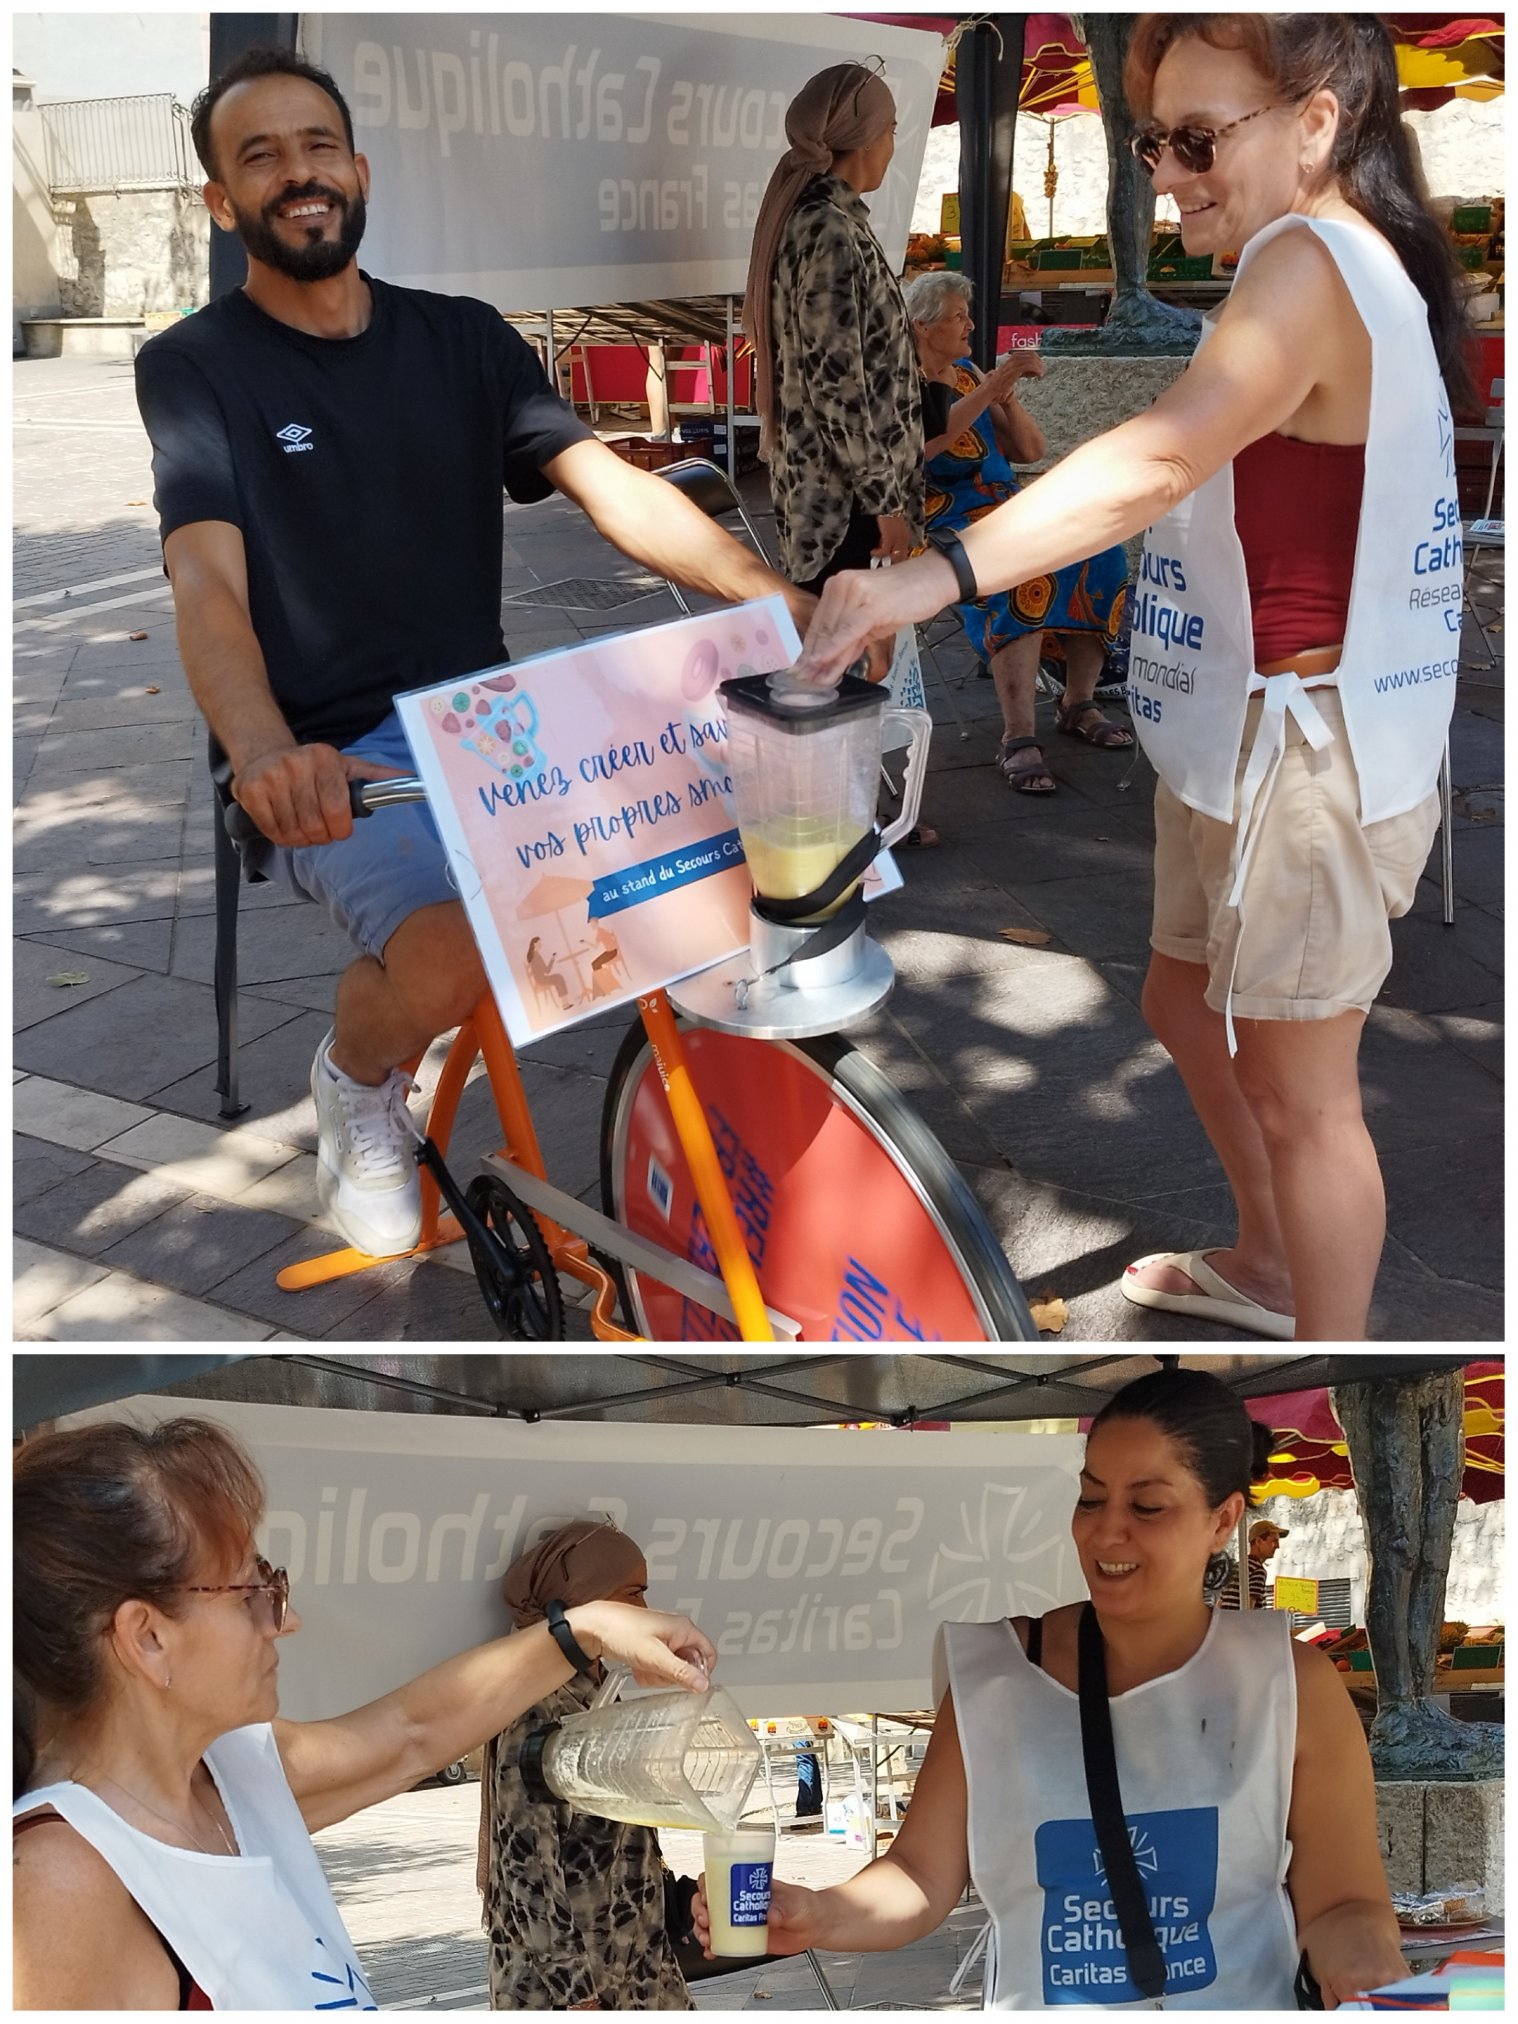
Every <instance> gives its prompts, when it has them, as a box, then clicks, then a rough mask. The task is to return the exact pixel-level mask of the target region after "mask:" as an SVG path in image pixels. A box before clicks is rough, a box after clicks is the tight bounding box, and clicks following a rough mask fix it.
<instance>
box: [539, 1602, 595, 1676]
mask: <svg viewBox="0 0 1518 2024" xmlns="http://www.w3.org/2000/svg"><path fill="white" fill-rule="evenodd" d="M544 1615H545V1616H546V1617H547V1619H548V1630H549V1635H550V1636H551V1637H552V1638H553V1641H554V1643H555V1644H556V1645H557V1646H558V1647H559V1650H560V1651H561V1652H562V1653H563V1654H564V1656H565V1658H567V1659H568V1661H569V1663H570V1664H571V1665H572V1666H573V1667H574V1669H575V1671H576V1672H577V1673H586V1674H589V1673H593V1672H594V1671H595V1669H596V1662H595V1660H594V1659H593V1658H589V1657H587V1655H586V1653H585V1651H584V1650H583V1649H582V1647H581V1646H580V1644H579V1643H578V1642H577V1640H576V1638H575V1634H574V1632H573V1631H572V1630H571V1629H570V1628H569V1619H568V1617H567V1616H565V1614H564V1605H563V1603H562V1602H551V1603H549V1605H548V1607H547V1609H546V1610H545V1611H544Z"/></svg>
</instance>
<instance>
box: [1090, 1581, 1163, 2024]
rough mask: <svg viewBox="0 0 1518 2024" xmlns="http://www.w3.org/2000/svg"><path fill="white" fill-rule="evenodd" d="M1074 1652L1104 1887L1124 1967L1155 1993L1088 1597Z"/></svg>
mask: <svg viewBox="0 0 1518 2024" xmlns="http://www.w3.org/2000/svg"><path fill="white" fill-rule="evenodd" d="M1076 1656H1077V1670H1076V1682H1077V1686H1078V1689H1079V1693H1080V1709H1081V1754H1082V1756H1083V1757H1084V1758H1085V1760H1086V1792H1087V1795H1088V1797H1089V1798H1090V1801H1091V1820H1092V1825H1093V1826H1094V1827H1095V1828H1096V1839H1097V1843H1098V1845H1099V1847H1100V1848H1101V1851H1102V1865H1103V1867H1104V1868H1105V1870H1106V1872H1107V1888H1108V1889H1109V1890H1110V1891H1111V1893H1112V1902H1113V1904H1114V1906H1115V1907H1116V1909H1117V1922H1118V1924H1119V1926H1121V1928H1122V1932H1123V1946H1124V1949H1125V1950H1126V1952H1127V1955H1128V1972H1129V1973H1130V1974H1131V1975H1132V1977H1133V1979H1134V1982H1135V1983H1136V1984H1137V1986H1138V1988H1139V1989H1140V1990H1141V1991H1142V1993H1143V1994H1144V1995H1146V1996H1151V1997H1152V1996H1159V1995H1162V1994H1163V1993H1164V1988H1165V1956H1164V1954H1163V1953H1162V1952H1161V1951H1160V1943H1159V1941H1158V1940H1157V1939H1156V1938H1155V1936H1154V1921H1153V1920H1152V1919H1151V1918H1150V1916H1149V1906H1148V1904H1147V1903H1146V1901H1145V1898H1144V1886H1143V1884H1142V1882H1141V1881H1140V1878H1139V1873H1138V1864H1137V1863H1136V1862H1135V1861H1134V1859H1133V1844H1132V1842H1131V1841H1130V1840H1129V1839H1128V1823H1127V1821H1126V1820H1125V1819H1124V1818H1123V1796H1122V1793H1121V1792H1120V1791H1119V1790H1118V1783H1117V1753H1116V1751H1115V1750H1114V1748H1113V1745H1112V1709H1111V1707H1110V1706H1109V1704H1108V1700H1107V1653H1106V1648H1105V1646H1104V1645H1103V1643H1102V1629H1101V1625H1100V1624H1099V1623H1098V1622H1097V1620H1096V1611H1095V1610H1094V1609H1093V1608H1092V1606H1091V1604H1090V1603H1089V1602H1088V1603H1087V1604H1086V1606H1085V1608H1084V1609H1083V1610H1082V1611H1081V1619H1080V1628H1079V1631H1078V1633H1077V1645H1076Z"/></svg>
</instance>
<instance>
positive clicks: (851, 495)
mask: <svg viewBox="0 0 1518 2024" xmlns="http://www.w3.org/2000/svg"><path fill="white" fill-rule="evenodd" d="M785 132H786V138H787V139H788V140H789V142H790V146H789V148H788V149H787V150H786V152H785V153H784V154H783V155H782V156H781V158H780V161H779V163H778V164H777V166H776V168H775V171H774V173H773V175H772V176H771V177H770V180H769V186H768V188H767V189H766V190H765V193H764V202H763V203H762V204H761V206H760V208H759V219H758V223H757V224H756V226H755V228H754V246H753V252H752V254H751V255H750V258H749V270H748V291H747V293H746V295H745V296H744V300H743V327H744V329H745V331H746V332H747V333H748V336H749V338H750V339H751V340H752V342H753V346H754V365H755V406H756V407H757V408H758V411H759V452H760V455H761V456H762V457H763V458H764V460H765V461H766V463H767V464H768V465H769V469H770V490H771V492H772V494H773V496H774V502H775V526H776V529H777V531H778V533H779V537H780V566H781V569H782V571H783V572H784V574H785V575H787V576H788V577H789V578H790V579H791V581H792V582H793V583H795V584H797V585H798V586H799V587H800V588H801V589H803V590H810V591H820V590H821V588H822V586H823V584H824V583H826V582H827V580H828V578H829V577H831V576H833V575H835V574H836V572H837V571H839V570H840V569H867V568H868V567H869V565H870V562H871V559H872V558H874V557H876V556H880V557H883V558H884V559H885V560H886V561H888V562H899V561H902V560H904V558H905V557H906V556H907V555H909V554H910V553H911V551H912V550H913V549H914V548H917V547H920V546H921V545H922V541H923V533H924V529H923V505H922V502H923V467H922V407H921V396H920V394H919V392H918V386H917V352H916V347H915V345H914V343H913V339H912V324H911V320H910V318H909V317H908V315H907V310H906V304H905V302H904V301H903V299H902V293H901V285H900V283H899V282H898V281H897V279H896V276H895V275H894V274H893V273H892V272H891V265H890V262H889V261H888V260H887V258H886V256H885V252H884V249H883V248H882V246H881V244H880V241H879V240H878V239H877V238H876V237H875V234H874V232H873V231H872V229H871V227H870V214H869V210H868V208H867V206H866V205H865V203H864V201H863V199H864V198H865V197H866V196H868V194H869V193H870V192H871V191H872V190H878V189H879V188H880V185H881V183H882V182H883V181H884V180H885V173H886V170H887V168H888V167H889V166H890V161H891V156H892V154H893V153H894V152H895V147H896V102H895V100H894V99H893V98H892V96H891V93H890V89H889V87H888V86H887V84H886V82H885V79H884V78H883V77H881V76H880V74H879V72H878V71H877V70H874V69H871V68H870V67H869V66H868V65H866V64H862V63H836V64H834V65H833V66H832V67H831V68H830V69H828V70H823V71H819V72H818V74H817V75H816V76H815V77H814V78H811V79H809V80H808V82H807V83H806V84H804V85H803V86H802V88H801V90H800V91H799V92H798V93H797V94H796V96H795V98H794V99H793V100H792V101H791V104H790V106H789V108H788V109H787V111H786V115H785ZM937 840H938V839H937V837H936V836H935V835H934V834H933V832H932V831H931V830H914V831H913V832H912V833H911V835H910V836H909V837H908V838H906V839H905V841H907V842H918V843H926V842H935V843H936V842H937Z"/></svg>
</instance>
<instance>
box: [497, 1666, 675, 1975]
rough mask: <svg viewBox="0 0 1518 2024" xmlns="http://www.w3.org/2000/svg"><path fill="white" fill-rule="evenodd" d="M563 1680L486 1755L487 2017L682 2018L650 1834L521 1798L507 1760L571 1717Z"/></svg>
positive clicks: (582, 1689)
mask: <svg viewBox="0 0 1518 2024" xmlns="http://www.w3.org/2000/svg"><path fill="white" fill-rule="evenodd" d="M595 1692H596V1688H595V1683H594V1682H593V1681H591V1680H588V1679H574V1680H570V1681H569V1682H568V1684H567V1685H565V1686H563V1687H560V1688H559V1689H558V1690H557V1691H556V1692H555V1693H552V1694H550V1695H549V1696H548V1697H547V1699H546V1700H542V1701H539V1702H538V1704H537V1706H536V1707H534V1708H530V1709H529V1710H528V1711H527V1713H526V1714H525V1715H523V1716H522V1718H521V1720H520V1721H518V1722H516V1723H515V1724H514V1725H513V1726H512V1727H511V1728H509V1729H507V1730H505V1731H504V1732H503V1733H502V1734H501V1735H500V1736H498V1737H497V1738H496V1740H495V1743H494V1745H493V1747H492V1751H491V1755H490V1761H489V1774H488V1775H490V1777H491V1778H492V1780H493V1784H492V1794H491V1800H492V1803H491V1822H490V1866H489V1875H488V1879H487V1883H486V1891H485V1923H486V1928H487V1931H488V1933H489V1936H490V2007H491V2009H492V2010H568V2009H574V2008H575V2007H576V2006H579V2005H586V2004H593V2005H595V2006H597V2007H599V2008H600V2009H602V2010H694V2008H695V2007H696V2006H695V2004H694V2003H693V2002H692V2001H691V1999H690V1992H689V1990H688V1989H687V1988H686V1986H685V1979H684V1977H683V1976H682V1975H681V1973H680V1968H679V1964H678V1962H677V1961H676V1959H675V1953H674V1949H673V1947H672V1946H671V1944H670V1941H669V1938H668V1935H667V1934H666V1932H665V1929H664V1873H665V1872H664V1859H663V1857H662V1856H661V1855H660V1853H659V1841H658V1837H657V1836H656V1835H655V1833H654V1831H653V1829H652V1828H650V1827H629V1826H626V1825H625V1824H624V1823H623V1822H621V1821H617V1820H602V1819H599V1818H598V1817H597V1816H595V1815H594V1814H589V1813H575V1812H573V1811H572V1810H571V1809H570V1808H569V1807H567V1806H564V1805H562V1804H560V1803H559V1802H558V1801H554V1802H553V1803H552V1804H547V1803H543V1802H540V1801H537V1800H534V1799H532V1798H530V1797H529V1796H528V1793H527V1790H526V1787H525V1786H524V1785H523V1783H522V1775H521V1772H520V1771H519V1770H518V1768H517V1760H518V1758H519V1756H520V1754H521V1748H522V1743H523V1741H524V1740H525V1738H526V1737H527V1736H528V1735H530V1734H531V1732H532V1731H533V1730H534V1729H541V1728H542V1727H544V1725H545V1724H547V1723H549V1722H562V1721H563V1720H564V1719H565V1718H566V1716H569V1715H574V1714H578V1713H579V1712H580V1710H581V1709H582V1708H586V1707H588V1706H589V1705H590V1703H591V1701H592V1700H593V1699H594V1697H595Z"/></svg>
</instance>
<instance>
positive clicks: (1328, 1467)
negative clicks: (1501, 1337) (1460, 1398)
mask: <svg viewBox="0 0 1518 2024" xmlns="http://www.w3.org/2000/svg"><path fill="white" fill-rule="evenodd" d="M1245 1405H1246V1406H1247V1408H1248V1410H1249V1414H1250V1417H1251V1418H1252V1419H1256V1420H1259V1421H1260V1422H1261V1424H1262V1425H1264V1426H1268V1427H1270V1428H1271V1429H1272V1430H1273V1431H1274V1432H1275V1433H1276V1435H1277V1436H1278V1437H1279V1438H1278V1440H1277V1444H1276V1452H1275V1453H1274V1454H1273V1455H1272V1456H1271V1476H1270V1480H1269V1481H1268V1482H1267V1483H1263V1484H1261V1485H1259V1486H1258V1494H1259V1495H1260V1496H1261V1497H1311V1496H1314V1495H1316V1493H1317V1492H1318V1491H1319V1490H1347V1489H1349V1488H1350V1487H1351V1486H1352V1485H1353V1482H1354V1478H1353V1477H1352V1476H1351V1474H1350V1469H1349V1449H1348V1447H1347V1446H1346V1444H1345V1440H1344V1430H1343V1429H1342V1427H1340V1425H1339V1422H1338V1421H1337V1420H1336V1419H1335V1418H1334V1415H1333V1410H1332V1408H1331V1407H1330V1405H1329V1403H1328V1393H1327V1392H1326V1391H1304V1392H1282V1393H1280V1394H1279V1395H1277V1396H1276V1397H1274V1398H1268V1399H1246V1400H1245ZM1502 1436H1503V1384H1502V1365H1501V1364H1500V1363H1471V1364H1467V1365H1466V1367H1465V1474H1464V1476H1463V1477H1462V1478H1461V1482H1460V1494H1461V1496H1462V1497H1469V1498H1471V1499H1472V1500H1473V1501H1474V1502H1475V1503H1477V1504H1486V1503H1490V1502H1491V1501H1492V1499H1493V1498H1495V1497H1500V1496H1501V1495H1502V1494H1503V1490H1502Z"/></svg>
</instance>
